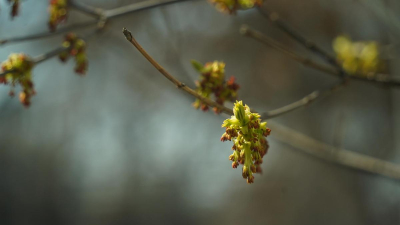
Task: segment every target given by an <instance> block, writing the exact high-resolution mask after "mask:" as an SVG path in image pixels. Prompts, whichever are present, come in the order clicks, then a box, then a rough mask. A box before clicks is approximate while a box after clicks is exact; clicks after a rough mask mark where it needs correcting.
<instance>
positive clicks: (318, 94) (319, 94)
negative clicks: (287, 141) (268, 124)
mask: <svg viewBox="0 0 400 225" xmlns="http://www.w3.org/2000/svg"><path fill="white" fill-rule="evenodd" d="M344 84H345V82H344V81H340V82H339V83H337V84H334V85H332V86H330V87H328V88H326V89H321V90H317V91H313V92H312V93H311V94H309V95H306V96H305V97H304V98H302V99H300V100H298V101H296V102H293V103H291V104H289V105H286V106H283V107H281V108H278V109H274V110H271V111H268V112H265V113H262V114H261V118H263V119H271V118H274V117H278V116H281V115H284V114H286V113H289V112H292V111H294V110H297V109H300V108H302V107H306V106H308V105H310V104H311V103H312V102H314V101H316V100H317V99H321V98H323V97H325V96H327V95H329V94H330V93H332V92H334V91H336V90H337V89H338V88H339V87H342V86H344Z"/></svg>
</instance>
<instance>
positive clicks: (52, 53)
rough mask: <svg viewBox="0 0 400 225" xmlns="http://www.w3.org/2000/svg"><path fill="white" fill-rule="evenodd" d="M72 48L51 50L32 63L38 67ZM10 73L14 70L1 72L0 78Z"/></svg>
mask: <svg viewBox="0 0 400 225" xmlns="http://www.w3.org/2000/svg"><path fill="white" fill-rule="evenodd" d="M96 32H97V30H95V31H94V32H92V33H90V34H87V35H85V36H83V37H81V38H82V39H87V38H89V37H91V36H93V35H94V34H95V33H96ZM71 47H72V46H70V47H58V48H56V49H54V50H51V51H49V52H47V53H44V54H41V55H38V56H35V57H33V58H32V62H33V64H34V65H37V64H39V63H42V62H44V61H46V60H49V59H51V58H53V57H54V56H58V55H59V54H60V53H62V52H64V51H67V50H68V49H70V48H71ZM10 72H13V70H5V71H1V72H0V77H3V76H5V75H6V74H7V73H10Z"/></svg>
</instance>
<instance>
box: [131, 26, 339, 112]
mask: <svg viewBox="0 0 400 225" xmlns="http://www.w3.org/2000/svg"><path fill="white" fill-rule="evenodd" d="M123 33H124V35H125V37H126V39H127V40H128V41H129V42H130V43H131V44H132V45H133V46H135V47H136V49H137V50H139V52H140V53H142V55H143V56H144V57H145V58H146V59H147V60H148V61H149V62H150V63H151V64H152V65H153V66H154V67H155V68H156V69H157V70H158V71H159V72H160V73H161V74H162V75H164V76H165V77H166V78H167V79H168V80H170V81H171V82H172V83H173V84H175V85H176V86H177V87H178V88H181V89H182V90H184V91H185V92H187V93H189V94H190V95H192V96H194V97H195V98H198V99H200V100H201V101H202V102H204V103H205V104H207V105H208V106H211V107H217V108H218V109H220V110H221V111H222V112H224V113H226V114H228V115H232V110H231V109H228V108H226V107H224V106H222V105H220V104H218V103H216V102H215V101H212V100H211V99H208V98H205V97H203V96H201V95H199V94H198V93H197V92H196V91H194V90H193V89H191V88H189V87H188V86H186V85H184V84H183V83H182V82H180V81H179V80H177V79H176V78H175V77H174V76H172V75H171V74H170V73H168V72H167V71H166V70H165V69H164V68H163V67H162V66H161V65H160V64H158V63H157V62H156V61H155V60H154V59H153V58H152V57H151V56H150V55H149V54H148V53H147V52H146V51H145V50H144V49H143V47H142V46H141V45H140V44H139V43H138V42H137V41H136V40H135V39H134V38H133V36H132V33H131V32H130V31H128V30H127V29H126V28H124V29H123ZM341 85H343V82H340V83H339V84H335V85H333V86H332V87H330V88H328V89H327V90H320V91H314V92H313V93H311V94H309V95H307V96H305V97H304V98H302V99H301V100H299V101H296V102H293V103H291V104H289V105H287V106H284V107H282V108H278V109H275V110H272V111H268V112H265V113H262V115H261V117H262V118H263V119H270V118H273V117H277V116H280V115H283V114H286V113H288V112H291V111H294V110H296V109H299V108H301V107H304V106H307V105H309V104H310V103H312V102H313V101H314V100H316V99H317V98H321V97H323V96H325V95H327V94H329V93H330V92H333V91H334V90H336V88H337V87H339V86H341Z"/></svg>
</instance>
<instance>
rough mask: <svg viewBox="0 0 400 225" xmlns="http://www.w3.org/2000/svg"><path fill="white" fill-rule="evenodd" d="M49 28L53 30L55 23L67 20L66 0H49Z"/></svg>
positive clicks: (55, 26)
mask: <svg viewBox="0 0 400 225" xmlns="http://www.w3.org/2000/svg"><path fill="white" fill-rule="evenodd" d="M49 14H50V18H49V23H48V25H49V29H50V31H53V32H54V31H55V30H56V28H57V25H58V24H60V23H62V22H64V21H65V20H67V15H68V2H67V0H50V6H49Z"/></svg>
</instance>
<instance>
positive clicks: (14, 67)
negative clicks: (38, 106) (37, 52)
mask: <svg viewBox="0 0 400 225" xmlns="http://www.w3.org/2000/svg"><path fill="white" fill-rule="evenodd" d="M33 65H34V63H33V62H32V60H31V59H30V58H29V57H28V56H26V55H24V54H11V55H10V56H9V57H8V59H7V60H6V61H5V62H3V63H2V65H1V70H2V71H9V72H7V73H6V74H5V75H4V76H2V77H0V84H10V85H11V91H10V93H9V94H10V96H14V95H15V94H14V87H15V85H16V84H19V85H20V86H21V87H22V91H21V92H20V94H19V100H20V101H21V103H22V104H23V105H24V106H26V107H28V106H29V105H30V104H31V97H32V96H33V95H35V93H36V92H35V89H34V88H33V83H32V68H33Z"/></svg>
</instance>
